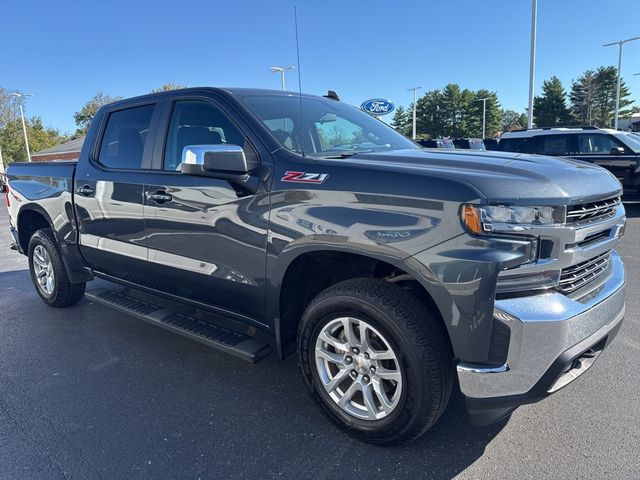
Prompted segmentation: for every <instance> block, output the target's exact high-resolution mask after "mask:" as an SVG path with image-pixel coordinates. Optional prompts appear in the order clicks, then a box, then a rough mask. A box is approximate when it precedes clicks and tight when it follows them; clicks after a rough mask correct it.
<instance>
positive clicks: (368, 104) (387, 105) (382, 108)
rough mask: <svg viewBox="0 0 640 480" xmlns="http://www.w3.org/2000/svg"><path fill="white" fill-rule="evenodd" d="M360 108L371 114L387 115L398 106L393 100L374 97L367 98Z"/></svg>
mask: <svg viewBox="0 0 640 480" xmlns="http://www.w3.org/2000/svg"><path fill="white" fill-rule="evenodd" d="M360 108H361V109H362V110H364V111H365V112H367V113H370V114H371V115H386V114H388V113H391V112H393V110H394V109H395V108H396V106H395V105H394V104H393V102H392V101H391V100H385V99H384V98H372V99H371V100H366V101H364V102H363V103H362V105H360Z"/></svg>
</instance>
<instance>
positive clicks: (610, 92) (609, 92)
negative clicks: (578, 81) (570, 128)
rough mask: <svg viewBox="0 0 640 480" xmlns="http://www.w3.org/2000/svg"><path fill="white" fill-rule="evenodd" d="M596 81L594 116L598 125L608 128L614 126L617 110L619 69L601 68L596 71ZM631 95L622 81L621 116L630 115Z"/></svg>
mask: <svg viewBox="0 0 640 480" xmlns="http://www.w3.org/2000/svg"><path fill="white" fill-rule="evenodd" d="M594 81H595V83H596V89H595V95H594V98H593V116H594V119H595V123H596V125H598V126H600V127H608V126H611V125H612V124H613V118H614V115H615V108H616V89H617V82H618V69H617V68H616V67H613V66H611V67H600V68H598V69H597V70H596V71H595V74H594ZM630 95H631V93H630V92H629V87H627V85H626V84H625V83H624V80H621V81H620V116H625V115H629V114H630V113H631V110H630V109H628V108H626V107H629V106H630V105H631V104H632V103H633V100H630V99H629V96H630Z"/></svg>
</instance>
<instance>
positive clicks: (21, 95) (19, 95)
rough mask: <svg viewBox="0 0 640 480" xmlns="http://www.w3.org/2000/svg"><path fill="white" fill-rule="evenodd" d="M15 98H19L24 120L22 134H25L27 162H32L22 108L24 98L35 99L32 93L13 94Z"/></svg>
mask: <svg viewBox="0 0 640 480" xmlns="http://www.w3.org/2000/svg"><path fill="white" fill-rule="evenodd" d="M11 95H13V96H14V97H17V98H18V106H19V107H20V118H22V132H23V133H24V145H25V147H26V148H27V160H28V161H29V162H30V161H31V152H30V151H29V139H28V138H27V125H26V124H25V123H24V109H23V108H22V102H23V100H22V99H23V98H24V97H33V95H32V94H30V93H18V92H13V93H11Z"/></svg>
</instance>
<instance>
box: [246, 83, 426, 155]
mask: <svg viewBox="0 0 640 480" xmlns="http://www.w3.org/2000/svg"><path fill="white" fill-rule="evenodd" d="M241 98H242V100H243V102H244V104H245V105H246V106H247V108H249V110H250V111H251V112H252V113H253V114H254V115H255V116H256V117H258V118H259V119H260V120H261V121H262V123H264V124H265V125H266V126H267V128H269V130H271V133H272V134H273V136H274V137H275V138H276V140H277V141H278V142H279V143H280V144H281V145H282V146H283V147H285V148H287V149H289V150H291V151H293V152H296V153H302V152H303V151H304V153H305V154H307V155H311V156H315V157H323V158H328V157H347V156H351V155H355V154H356V153H365V152H379V151H389V150H399V149H405V148H410V149H417V148H418V146H417V145H416V144H414V143H413V142H411V141H410V140H409V139H407V138H406V137H404V136H402V135H400V134H399V133H398V132H396V131H395V130H394V129H392V128H391V127H389V126H388V125H386V124H385V123H383V122H381V121H380V120H377V119H376V118H374V117H372V116H371V115H369V114H367V113H364V112H363V111H361V110H358V109H357V108H355V107H352V106H350V105H347V104H344V103H341V102H338V101H336V100H330V99H324V98H318V97H306V96H303V97H302V105H300V97H298V96H295V95H290V96H285V95H269V94H260V95H246V96H244V97H241Z"/></svg>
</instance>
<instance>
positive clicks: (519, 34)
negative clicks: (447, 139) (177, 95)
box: [0, 0, 640, 132]
mask: <svg viewBox="0 0 640 480" xmlns="http://www.w3.org/2000/svg"><path fill="white" fill-rule="evenodd" d="M293 5H297V10H298V24H299V31H300V65H301V77H302V89H303V91H305V92H307V93H313V94H325V93H326V91H327V90H328V89H331V90H335V91H336V92H337V93H338V94H339V95H340V97H341V99H342V100H343V101H345V102H348V103H350V104H354V105H360V104H361V103H362V102H363V101H364V100H366V99H369V98H372V97H382V98H388V99H391V100H392V101H393V102H395V103H396V105H405V106H406V105H408V104H409V103H410V102H411V100H412V94H411V92H409V91H407V89H408V88H409V87H413V86H422V87H423V89H424V90H423V91H426V90H431V89H435V88H442V87H443V86H444V85H446V84H447V83H458V84H459V85H461V86H462V87H463V88H470V89H474V90H475V89H480V88H486V89H489V90H493V91H496V92H497V93H498V97H499V99H500V101H501V104H502V107H503V108H509V109H513V110H516V111H520V112H523V111H524V109H525V107H526V106H527V98H528V82H529V49H530V27H531V0H447V1H434V0H421V1H418V0H414V1H411V2H410V1H404V0H394V1H390V0H385V1H379V0H369V1H361V0H341V1H335V0H322V1H319V0H316V1H313V2H312V1H309V0H295V1H288V0H282V1H280V0H272V1H258V0H252V1H243V0H235V1H233V2H229V1H224V2H219V1H214V0H209V1H195V0H180V1H172V2H166V1H164V0H155V1H146V0H144V1H137V0H126V1H122V0H102V1H92V0H88V1H87V0H85V1H77V2H71V1H68V0H56V1H44V0H40V1H33V0H3V2H2V6H1V7H0V15H1V18H2V24H1V27H0V86H2V87H4V88H7V89H10V90H14V89H15V90H20V91H22V92H25V93H32V94H33V95H34V96H33V97H32V98H29V99H28V100H27V104H26V114H27V115H28V116H32V115H38V116H40V117H42V119H43V121H44V123H45V125H48V126H53V127H56V128H58V129H60V130H62V131H63V132H72V131H74V130H75V128H76V126H75V123H74V120H73V113H74V112H76V111H78V110H80V108H81V107H82V105H83V104H84V103H85V102H86V101H87V100H89V99H90V98H91V97H92V96H93V95H94V94H95V93H96V92H97V91H102V92H104V93H106V94H109V95H113V96H115V95H118V96H123V97H131V96H135V95H140V94H144V93H147V92H148V91H149V90H151V89H153V88H156V87H159V86H160V85H162V84H164V83H168V82H173V83H177V84H182V85H187V86H203V85H210V86H221V87H225V86H236V87H257V88H280V77H279V75H278V74H274V73H271V72H270V71H269V67H270V66H272V65H296V63H297V60H296V38H295V28H294V21H293ZM639 18H640V0H539V1H538V44H537V49H538V52H537V60H536V82H535V86H536V93H539V92H540V89H541V85H542V81H543V80H544V79H545V78H549V77H550V76H552V75H557V76H558V77H560V79H561V80H562V81H563V83H564V85H565V87H566V88H567V89H568V88H569V87H570V82H571V80H572V79H575V78H577V77H578V76H579V75H580V74H581V73H582V72H584V71H585V70H587V69H593V68H597V67H598V66H601V65H614V64H617V54H618V52H617V47H608V48H603V47H602V45H603V44H604V43H609V42H613V41H617V40H621V39H625V38H628V37H633V36H637V35H640V22H638V19H639ZM637 72H640V41H638V42H635V43H629V44H627V45H626V46H625V50H624V60H623V67H622V76H623V78H624V79H625V81H626V83H627V85H628V86H629V87H630V88H631V92H632V98H633V99H635V101H636V105H638V104H640V75H639V76H633V74H634V73H637ZM287 87H288V89H292V90H297V74H296V73H293V74H292V73H288V75H287ZM387 120H389V119H387Z"/></svg>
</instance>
